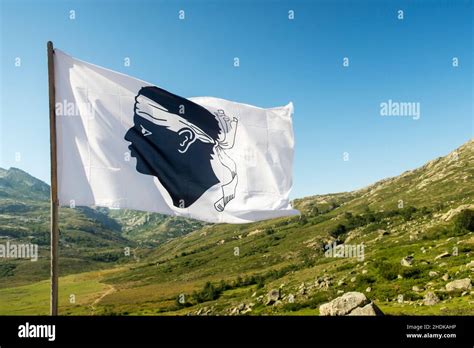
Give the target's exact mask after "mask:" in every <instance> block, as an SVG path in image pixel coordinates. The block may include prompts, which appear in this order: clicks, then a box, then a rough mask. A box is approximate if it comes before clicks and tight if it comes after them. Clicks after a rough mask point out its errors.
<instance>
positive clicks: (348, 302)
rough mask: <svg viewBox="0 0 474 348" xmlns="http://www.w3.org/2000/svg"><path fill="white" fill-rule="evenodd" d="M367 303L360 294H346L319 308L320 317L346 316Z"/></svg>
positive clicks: (365, 298)
mask: <svg viewBox="0 0 474 348" xmlns="http://www.w3.org/2000/svg"><path fill="white" fill-rule="evenodd" d="M368 302H369V301H368V300H367V297H365V295H364V294H363V293H361V292H347V293H345V294H344V295H342V296H340V297H337V298H335V299H334V300H332V301H331V302H328V303H324V304H322V305H321V306H320V307H319V314H320V315H331V316H334V315H347V314H349V313H350V312H351V311H352V310H353V309H354V308H357V307H362V306H365V305H366V304H367V303H368Z"/></svg>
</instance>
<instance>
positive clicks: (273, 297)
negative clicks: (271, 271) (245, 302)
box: [265, 289, 280, 306]
mask: <svg viewBox="0 0 474 348" xmlns="http://www.w3.org/2000/svg"><path fill="white" fill-rule="evenodd" d="M279 299H280V290H279V289H272V290H270V291H269V292H268V294H267V301H266V302H265V305H266V306H269V305H272V304H274V303H275V302H276V301H278V300H279Z"/></svg>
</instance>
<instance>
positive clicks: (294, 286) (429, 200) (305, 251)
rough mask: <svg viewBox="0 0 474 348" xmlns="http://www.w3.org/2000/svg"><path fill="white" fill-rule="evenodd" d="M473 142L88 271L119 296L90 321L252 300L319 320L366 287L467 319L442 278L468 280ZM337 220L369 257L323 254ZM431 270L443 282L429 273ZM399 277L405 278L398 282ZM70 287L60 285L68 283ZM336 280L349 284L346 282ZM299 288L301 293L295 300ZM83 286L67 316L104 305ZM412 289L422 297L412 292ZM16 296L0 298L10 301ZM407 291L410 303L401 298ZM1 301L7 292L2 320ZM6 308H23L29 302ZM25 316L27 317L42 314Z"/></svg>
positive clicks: (273, 310) (388, 298)
mask: <svg viewBox="0 0 474 348" xmlns="http://www.w3.org/2000/svg"><path fill="white" fill-rule="evenodd" d="M473 144H474V142H473V141H470V142H468V143H467V144H465V145H463V146H462V147H461V148H459V149H458V150H457V151H455V152H454V153H452V154H450V155H448V156H446V157H443V158H440V159H437V160H434V161H431V162H429V163H428V164H426V165H425V166H423V167H421V168H419V169H416V170H414V171H409V172H406V173H403V174H402V175H400V176H399V177H396V178H391V179H386V180H383V181H381V182H378V183H375V184H374V185H371V186H369V187H367V188H364V189H362V190H358V191H354V192H351V193H341V194H334V195H324V196H314V197H309V198H305V199H300V200H297V201H296V202H295V205H296V206H297V207H298V208H299V209H300V210H301V211H302V213H303V215H302V216H301V217H296V218H290V219H286V218H282V219H276V220H270V221H264V222H259V223H254V224H247V225H208V226H204V227H203V228H202V229H200V230H198V231H195V232H191V233H189V234H187V235H185V236H182V237H179V238H176V239H173V240H170V241H168V242H166V243H165V244H163V245H162V246H160V247H159V248H156V249H148V248H139V249H137V250H138V253H139V256H140V259H139V262H134V263H131V264H127V265H125V266H123V267H122V268H120V269H111V270H110V273H102V274H100V276H99V275H98V274H97V273H89V274H90V277H91V279H95V282H96V284H95V285H94V286H99V285H100V286H101V288H100V290H99V294H101V293H102V292H103V291H107V290H110V287H113V288H114V291H110V292H107V293H106V296H104V297H101V298H100V301H98V302H97V303H96V304H95V310H94V312H93V313H94V314H160V315H167V314H180V315H181V314H188V313H191V314H194V313H196V312H197V311H198V310H199V309H200V308H205V309H207V310H208V311H210V313H211V314H228V313H229V312H230V310H231V309H232V308H233V307H235V306H237V305H239V304H241V303H247V304H248V303H251V302H252V303H255V306H254V307H253V310H252V312H250V314H292V315H315V314H318V310H317V308H318V306H319V304H320V303H322V302H326V301H327V300H329V299H331V298H334V297H336V296H337V291H338V290H342V291H351V290H356V291H362V292H365V290H366V288H367V287H369V286H370V287H371V288H372V291H371V292H370V293H367V296H368V297H369V298H371V299H372V300H374V301H375V302H376V303H377V304H378V305H379V306H380V307H381V308H382V310H383V311H384V312H385V313H388V314H394V315H398V314H470V315H472V314H474V310H473V308H474V306H473V305H472V304H474V301H473V297H472V295H469V294H468V295H465V296H460V294H458V293H455V294H448V293H446V292H444V291H443V288H444V285H445V284H446V283H447V281H445V280H442V279H441V276H442V275H443V274H445V273H448V274H449V276H450V280H449V281H451V280H452V279H460V278H466V277H470V275H471V273H472V272H471V271H470V270H469V269H467V268H466V267H465V266H464V265H465V264H467V263H468V262H469V261H470V260H472V249H473V248H474V245H473V244H474V237H473V235H472V232H468V231H467V230H461V231H459V230H458V229H456V228H455V227H454V221H455V220H456V219H455V218H451V219H449V217H450V216H455V215H456V213H457V212H456V211H455V209H457V208H458V207H460V206H463V207H464V208H466V207H469V205H471V206H470V207H471V209H472V208H473V204H474V202H473V197H474V184H473V182H474V181H473V177H474V175H473V174H474V166H473V164H474V149H473ZM401 203H403V208H400V204H401ZM348 212H350V213H351V214H352V217H351V216H350V215H348V214H347V213H348ZM361 220H363V222H361ZM338 224H344V225H345V226H346V227H348V229H350V231H348V232H345V233H343V234H341V235H340V236H339V238H340V239H343V240H345V241H346V243H347V244H360V243H364V246H365V259H364V260H363V261H358V260H357V259H347V258H326V257H324V253H323V249H322V246H323V245H324V244H325V243H327V242H328V241H331V240H333V239H334V237H331V236H330V233H331V232H334V230H335V228H336V226H337V225H338ZM236 248H238V249H236ZM453 248H457V251H458V254H457V255H456V256H454V255H452V256H450V257H447V258H443V259H440V260H435V257H436V256H437V255H439V254H441V253H442V252H445V251H448V252H450V253H452V252H453V250H454V249H453ZM237 250H238V252H239V253H238V255H236V251H237ZM423 250H425V251H424V252H423ZM407 255H414V257H415V262H414V265H413V267H410V268H405V267H401V266H400V259H401V258H402V257H404V256H407ZM363 270H364V272H363ZM430 271H437V272H438V273H439V275H438V276H436V277H430V276H429V274H428V273H429V272H430ZM399 274H400V275H401V276H403V278H402V279H398V278H397V275H399ZM324 275H327V276H329V277H331V278H332V280H331V281H332V284H331V286H330V287H329V289H327V290H319V289H317V288H315V287H313V284H314V282H315V279H316V278H318V277H321V276H324ZM79 276H82V275H79ZM250 276H254V278H256V279H257V281H256V280H255V279H251V278H250ZM94 277H95V278H94ZM353 277H355V280H354V282H351V281H350V279H351V278H353ZM259 278H260V280H258V279H259ZM64 279H65V282H64V284H65V285H64V286H69V285H66V284H69V283H68V281H73V280H70V279H71V278H67V277H66V278H64ZM72 279H74V278H72ZM341 279H343V280H344V281H345V284H343V285H340V286H339V285H337V283H338V281H339V280H341ZM66 280H68V281H66ZM99 281H100V282H101V283H98V282H99ZM207 281H211V282H212V283H214V284H215V286H216V287H218V284H219V283H220V282H221V281H224V282H225V284H226V287H225V288H226V290H224V291H222V292H221V293H220V294H217V295H216V296H214V297H215V299H213V300H212V299H207V300H206V299H204V302H203V303H197V300H196V299H197V296H193V292H194V291H200V290H201V289H202V288H203V286H204V284H205V283H206V282H207ZM302 283H305V286H306V288H307V291H306V294H300V293H299V290H298V288H299V286H300V284H302ZM40 284H41V283H38V284H33V285H31V288H30V289H29V291H30V292H28V294H30V296H31V297H32V298H35V297H37V296H40V294H43V292H45V291H47V289H44V288H41V286H40ZM86 284H88V283H87V282H85V283H84V287H87V289H83V290H84V299H87V300H84V303H83V306H68V307H67V310H66V313H73V314H76V313H85V312H84V311H85V309H84V307H85V308H87V306H89V305H90V304H92V303H93V302H94V301H96V300H97V298H98V296H97V289H96V288H94V286H92V285H91V286H90V287H89V285H86ZM414 285H416V286H419V287H423V288H425V289H426V290H423V291H422V292H420V293H416V292H414V291H412V287H413V286H414ZM62 286H63V285H62ZM71 286H72V285H71ZM79 287H81V286H80V285H79ZM272 288H281V289H282V293H283V294H284V295H288V294H290V293H291V294H295V295H296V298H295V303H293V304H290V303H288V301H287V300H286V299H285V300H283V301H282V302H283V303H282V305H280V306H264V305H263V304H261V303H260V302H259V301H258V300H257V298H258V296H260V295H263V294H265V293H266V292H268V290H270V289H272ZM16 289H18V288H10V289H4V290H2V291H6V293H10V294H11V293H15V290H16ZM61 289H62V291H64V292H67V290H64V289H63V288H62V287H61ZM79 290H80V289H79ZM79 290H78V291H79ZM428 290H432V291H435V292H436V293H437V294H438V296H439V297H440V298H441V299H442V301H441V302H440V303H439V304H438V305H435V306H422V305H421V298H422V296H423V295H424V293H426V291H428ZM255 292H256V295H255V296H252V295H253V294H254V293H255ZM86 294H88V295H87V296H86ZM180 294H184V295H185V299H186V302H187V303H188V305H189V306H188V307H183V306H178V305H177V303H176V301H175V299H176V297H177V296H178V295H180ZM400 294H402V295H403V296H404V301H403V303H399V302H398V301H397V298H398V295H400ZM31 297H28V296H24V297H22V298H21V299H25V301H26V300H27V299H28V298H31ZM99 297H100V295H99ZM6 298H9V297H8V296H7V297H5V296H0V308H1V309H0V312H1V313H3V312H4V310H3V306H5V305H6V303H7V302H8V300H5V299H6ZM22 301H23V300H22ZM8 303H10V302H8ZM10 306H11V305H10ZM9 308H10V311H11V310H22V311H26V310H27V308H25V307H24V305H23V304H22V303H18V304H17V305H15V309H13V308H11V307H9ZM30 309H31V312H30V313H32V314H34V313H37V314H39V312H38V310H36V309H33V308H30Z"/></svg>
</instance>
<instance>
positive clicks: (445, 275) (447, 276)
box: [441, 273, 449, 282]
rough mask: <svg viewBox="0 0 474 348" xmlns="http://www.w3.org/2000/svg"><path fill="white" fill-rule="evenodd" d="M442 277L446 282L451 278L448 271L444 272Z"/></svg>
mask: <svg viewBox="0 0 474 348" xmlns="http://www.w3.org/2000/svg"><path fill="white" fill-rule="evenodd" d="M441 279H443V280H444V281H445V282H447V281H448V279H449V274H448V273H446V274H444V275H443V276H442V277H441Z"/></svg>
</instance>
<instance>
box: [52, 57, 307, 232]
mask: <svg viewBox="0 0 474 348" xmlns="http://www.w3.org/2000/svg"><path fill="white" fill-rule="evenodd" d="M54 66H55V68H54V71H55V90H56V93H55V97H56V127H57V151H58V154H57V156H58V157H57V161H58V190H59V204H60V205H62V206H72V205H73V206H81V205H85V206H106V207H110V208H127V209H136V210H144V211H151V212H158V213H163V214H168V215H176V216H184V217H190V218H194V219H199V220H204V221H208V222H228V223H246V222H252V221H258V220H264V219H270V218H275V217H280V216H289V215H295V214H298V211H296V210H294V209H292V208H291V205H290V202H289V198H288V195H289V192H290V189H291V186H292V163H293V147H294V139H293V130H292V119H291V117H292V113H293V105H292V104H291V103H290V104H288V105H287V106H284V107H277V108H272V109H262V108H258V107H255V106H251V105H246V104H240V103H236V102H231V101H227V100H223V99H218V98H212V97H198V98H189V99H186V98H182V97H179V96H177V95H174V94H172V93H170V92H168V91H166V90H164V89H161V88H159V87H156V86H153V85H151V84H149V83H147V82H144V81H141V80H138V79H135V78H132V77H129V76H126V75H123V74H120V73H117V72H114V71H111V70H107V69H104V68H101V67H98V66H96V65H92V64H89V63H86V62H83V61H80V60H78V59H75V58H73V57H71V56H68V55H66V54H65V53H63V52H61V51H59V50H55V54H54Z"/></svg>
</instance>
